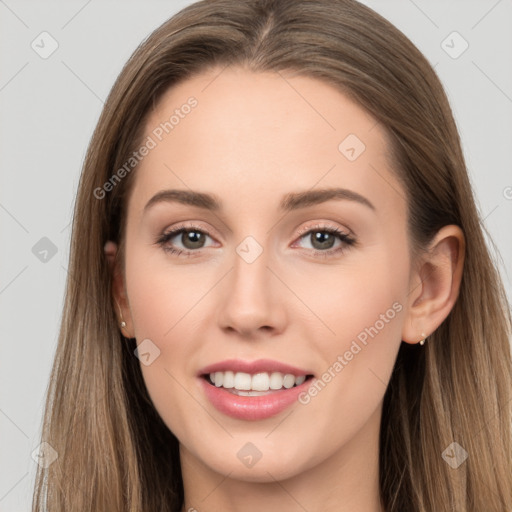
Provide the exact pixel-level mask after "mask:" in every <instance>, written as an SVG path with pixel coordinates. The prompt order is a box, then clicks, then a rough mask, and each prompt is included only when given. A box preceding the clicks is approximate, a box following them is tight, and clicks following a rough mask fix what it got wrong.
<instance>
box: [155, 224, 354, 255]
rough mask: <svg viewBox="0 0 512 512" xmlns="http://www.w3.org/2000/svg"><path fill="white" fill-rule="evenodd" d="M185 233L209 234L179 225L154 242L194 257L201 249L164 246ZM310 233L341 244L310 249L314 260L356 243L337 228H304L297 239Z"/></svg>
mask: <svg viewBox="0 0 512 512" xmlns="http://www.w3.org/2000/svg"><path fill="white" fill-rule="evenodd" d="M186 231H191V232H192V231H193V232H196V233H200V234H203V235H207V236H210V234H209V233H208V232H207V231H204V230H203V229H200V228H199V227H198V226H194V225H179V226H176V227H175V228H173V229H172V230H170V231H167V232H166V233H163V234H162V235H161V236H160V237H159V238H158V239H157V240H156V244H157V245H159V246H161V247H162V249H163V250H164V251H165V252H167V253H169V254H174V255H176V256H183V257H185V258H189V257H194V253H198V252H199V251H200V250H201V249H195V250H186V249H175V248H174V247H170V246H168V245H166V244H167V242H168V241H169V240H171V239H172V238H174V237H175V236H176V235H179V234H181V233H184V232H186ZM311 233H329V234H331V235H334V236H336V237H337V238H338V239H339V240H340V241H341V242H342V245H341V246H340V247H338V248H336V249H328V250H325V251H320V250H318V249H310V251H313V252H312V253H311V255H312V256H314V257H316V258H329V257H334V256H336V255H337V254H339V253H342V252H343V251H345V250H346V249H347V248H348V247H351V246H353V245H355V243H356V240H355V239H354V238H353V237H352V236H351V235H348V234H347V233H345V232H343V231H341V230H340V229H338V228H337V227H329V226H315V227H309V228H306V229H304V230H301V231H300V232H299V237H298V238H299V239H302V238H304V237H305V236H306V235H309V234H311ZM210 238H211V237H210Z"/></svg>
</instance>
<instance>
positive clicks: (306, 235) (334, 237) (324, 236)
mask: <svg viewBox="0 0 512 512" xmlns="http://www.w3.org/2000/svg"><path fill="white" fill-rule="evenodd" d="M299 239H300V240H302V239H305V240H306V241H308V242H309V243H310V245H311V251H312V255H313V256H315V257H316V256H318V257H322V258H325V257H329V256H333V255H335V254H338V253H340V252H342V251H344V250H346V249H347V247H350V246H352V245H354V244H355V243H356V240H355V238H353V237H352V236H351V235H349V234H348V233H345V232H343V231H342V230H340V229H339V228H337V227H329V226H315V227H313V228H309V229H308V228H306V230H302V231H301V236H300V238H299ZM337 241H338V242H339V243H338V246H337V247H335V244H336V242H337Z"/></svg>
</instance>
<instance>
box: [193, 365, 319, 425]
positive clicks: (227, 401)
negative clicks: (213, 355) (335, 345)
mask: <svg viewBox="0 0 512 512" xmlns="http://www.w3.org/2000/svg"><path fill="white" fill-rule="evenodd" d="M224 371H232V372H234V373H236V372H245V373H250V374H255V373H259V372H269V373H272V372H281V373H283V374H287V373H291V374H293V375H295V376H296V377H299V376H301V375H313V372H312V371H311V370H308V369H303V368H298V367H296V366H292V365H289V364H286V363H281V362H279V361H274V360H272V359H258V360H256V361H243V360H242V359H227V360H225V361H220V362H218V363H214V364H211V365H208V366H205V367H204V368H202V369H201V370H199V372H198V374H197V376H198V377H199V381H200V385H201V387H202V389H203V391H204V393H205V395H206V397H207V398H208V400H209V401H210V402H211V403H212V405H213V406H214V407H215V408H216V409H217V410H218V411H220V412H222V413H223V414H227V415H228V416H231V417H233V418H238V419H242V420H262V419H265V418H270V417H271V416H275V415H276V414H279V413H280V412H281V411H283V410H285V409H286V408H287V407H289V406H290V405H292V404H293V403H294V402H295V401H297V400H298V396H299V394H300V393H302V392H303V391H305V390H306V389H307V388H308V387H309V386H310V385H311V383H312V382H313V380H314V379H311V378H308V379H306V380H305V381H304V382H303V383H302V384H300V385H299V386H294V387H293V388H289V389H282V390H279V391H273V392H270V393H269V394H268V395H261V396H238V395H234V394H233V393H230V392H229V391H228V390H226V389H224V388H222V387H216V386H214V385H212V384H210V382H209V381H208V380H207V379H205V378H204V376H205V375H209V374H210V373H215V372H224Z"/></svg>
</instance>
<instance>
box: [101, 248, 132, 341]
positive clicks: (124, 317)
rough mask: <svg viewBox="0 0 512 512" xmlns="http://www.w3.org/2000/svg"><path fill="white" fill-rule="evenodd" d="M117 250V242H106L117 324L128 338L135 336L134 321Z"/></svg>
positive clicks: (105, 249)
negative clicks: (122, 325) (122, 323)
mask: <svg viewBox="0 0 512 512" xmlns="http://www.w3.org/2000/svg"><path fill="white" fill-rule="evenodd" d="M117 250H118V248H117V244H115V243H114V242H112V241H111V240H109V241H108V242H107V243H106V244H105V248H104V251H105V255H106V258H107V261H108V266H109V268H110V274H111V277H112V299H113V301H114V311H115V312H116V318H117V324H118V326H119V329H120V330H121V332H122V333H123V336H125V337H126V338H133V337H134V330H133V322H132V317H131V312H130V306H129V304H128V298H127V295H126V290H125V286H124V279H123V274H122V272H121V269H120V265H119V261H118V260H117V259H116V256H117ZM122 321H124V322H125V323H126V326H125V327H121V322H122Z"/></svg>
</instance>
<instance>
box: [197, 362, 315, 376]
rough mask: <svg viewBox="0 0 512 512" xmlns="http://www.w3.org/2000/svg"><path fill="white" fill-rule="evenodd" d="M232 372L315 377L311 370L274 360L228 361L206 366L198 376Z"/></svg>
mask: <svg viewBox="0 0 512 512" xmlns="http://www.w3.org/2000/svg"><path fill="white" fill-rule="evenodd" d="M226 371H232V372H234V373H236V372H245V373H251V374H254V373H260V372H281V373H283V374H287V373H291V374H292V375H295V376H296V377H299V376H301V375H313V372H312V371H310V370H305V369H303V368H298V367H297V366H292V365H290V364H287V363H281V362H280V361H274V360H272V359H257V360H255V361H244V360H243V359H226V360H224V361H219V362H218V363H213V364H210V365H208V366H205V367H204V368H202V369H201V370H199V372H198V376H199V377H200V376H201V375H205V374H210V373H214V372H226Z"/></svg>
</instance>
